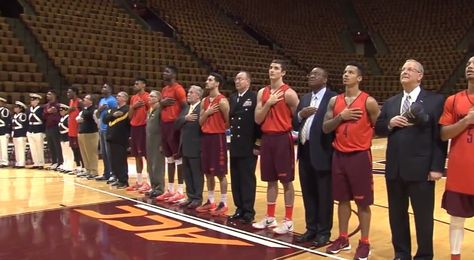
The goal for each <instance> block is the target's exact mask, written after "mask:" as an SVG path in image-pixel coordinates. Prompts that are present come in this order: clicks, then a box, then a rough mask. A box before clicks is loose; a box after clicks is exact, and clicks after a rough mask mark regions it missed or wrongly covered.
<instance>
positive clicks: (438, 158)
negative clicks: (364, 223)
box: [375, 60, 446, 259]
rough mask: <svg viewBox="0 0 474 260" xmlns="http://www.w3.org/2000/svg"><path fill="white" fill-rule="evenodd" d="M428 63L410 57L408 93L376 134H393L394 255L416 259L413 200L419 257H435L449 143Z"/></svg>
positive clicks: (389, 166)
mask: <svg viewBox="0 0 474 260" xmlns="http://www.w3.org/2000/svg"><path fill="white" fill-rule="evenodd" d="M422 78H423V66H422V65H421V64H420V63H419V62H417V61H415V60H407V61H406V62H405V64H404V65H403V67H402V69H401V73H400V82H401V84H402V86H403V92H402V93H400V94H398V95H396V96H394V97H391V98H389V99H388V100H387V101H386V102H385V103H384V105H383V108H382V112H381V114H380V116H379V118H378V120H377V123H376V126H375V132H376V134H377V135H379V136H388V144H387V152H386V160H387V162H386V167H385V174H386V176H385V177H386V183H387V194H388V207H389V220H390V228H391V231H392V244H393V247H394V251H395V259H411V240H410V224H409V217H408V201H410V203H411V205H412V208H413V213H414V215H415V227H416V240H417V244H418V250H417V252H416V255H415V259H433V210H434V187H435V183H434V181H435V180H438V179H440V178H441V177H442V172H443V170H444V163H445V159H446V143H444V142H442V141H441V139H440V127H439V125H438V120H439V117H440V116H441V113H442V110H443V103H444V98H443V97H442V96H441V95H438V94H434V93H431V92H429V91H426V90H424V89H423V88H421V87H420V83H421V79H422Z"/></svg>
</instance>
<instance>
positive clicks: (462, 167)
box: [439, 56, 474, 259]
mask: <svg viewBox="0 0 474 260" xmlns="http://www.w3.org/2000/svg"><path fill="white" fill-rule="evenodd" d="M465 71H466V79H467V89H466V90H462V91H460V92H458V93H456V94H455V95H452V96H450V97H448V99H447V100H446V103H445V104H444V111H443V115H442V116H441V118H440V120H439V123H440V124H441V125H442V127H441V139H442V140H445V141H447V140H448V139H451V149H450V151H449V160H448V173H447V180H446V191H445V192H444V195H443V202H442V206H443V208H444V209H446V211H447V212H448V214H449V215H451V222H450V225H449V242H450V245H451V259H461V244H462V241H463V238H464V222H465V220H466V218H472V217H473V216H474V187H473V186H472V184H473V183H474V174H473V171H472V169H474V161H473V160H472V159H471V158H470V157H471V156H472V152H474V144H473V135H474V130H473V129H474V56H473V57H471V58H470V59H469V61H468V62H467V64H466V70H465Z"/></svg>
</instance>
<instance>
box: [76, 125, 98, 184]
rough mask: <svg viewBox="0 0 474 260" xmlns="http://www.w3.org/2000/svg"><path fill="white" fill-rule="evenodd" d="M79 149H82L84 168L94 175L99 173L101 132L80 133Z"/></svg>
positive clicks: (78, 136)
mask: <svg viewBox="0 0 474 260" xmlns="http://www.w3.org/2000/svg"><path fill="white" fill-rule="evenodd" d="M77 139H78V142H79V149H80V150H81V156H82V161H83V162H84V168H86V170H87V172H88V173H89V174H92V175H97V167H98V164H99V151H98V145H99V133H98V132H95V133H87V134H78V135H77Z"/></svg>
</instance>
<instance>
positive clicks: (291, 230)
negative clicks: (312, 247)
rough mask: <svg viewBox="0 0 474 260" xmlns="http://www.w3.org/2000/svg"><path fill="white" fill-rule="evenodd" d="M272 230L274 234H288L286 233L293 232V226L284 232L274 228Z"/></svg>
mask: <svg viewBox="0 0 474 260" xmlns="http://www.w3.org/2000/svg"><path fill="white" fill-rule="evenodd" d="M273 232H274V233H275V234H278V235H284V234H288V233H290V232H293V228H292V229H290V230H288V231H286V232H278V231H275V230H273Z"/></svg>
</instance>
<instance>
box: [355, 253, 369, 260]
mask: <svg viewBox="0 0 474 260" xmlns="http://www.w3.org/2000/svg"><path fill="white" fill-rule="evenodd" d="M371 253H372V251H369V255H368V256H367V257H365V258H355V257H354V259H356V260H367V259H369V256H370V254H371Z"/></svg>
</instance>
